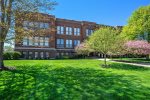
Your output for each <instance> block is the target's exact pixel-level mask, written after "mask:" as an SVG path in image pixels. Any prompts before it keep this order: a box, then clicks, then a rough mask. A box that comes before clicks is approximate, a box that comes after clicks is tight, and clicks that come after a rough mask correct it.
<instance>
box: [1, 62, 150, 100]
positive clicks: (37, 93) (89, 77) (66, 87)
mask: <svg viewBox="0 0 150 100" xmlns="http://www.w3.org/2000/svg"><path fill="white" fill-rule="evenodd" d="M102 63H103V62H102ZM102 63H101V62H100V61H97V60H51V61H48V60H45V61H40V60H39V61H38V60H37V61H36V60H33V61H30V60H28V61H26V60H24V61H6V62H5V64H6V65H8V66H16V70H15V71H3V72H0V98H4V99H6V100H10V99H40V100H45V99H52V100H66V99H67V100H82V99H83V100H126V99H129V100H141V99H150V97H149V95H150V83H149V82H150V81H149V80H150V69H147V68H141V67H135V66H130V65H122V64H115V63H111V66H112V67H111V68H108V69H105V68H101V67H100V66H99V65H100V64H102Z"/></svg>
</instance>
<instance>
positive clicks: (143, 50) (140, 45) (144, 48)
mask: <svg viewBox="0 0 150 100" xmlns="http://www.w3.org/2000/svg"><path fill="white" fill-rule="evenodd" d="M125 48H126V50H127V51H128V53H130V54H135V55H148V54H150V43H148V42H147V41H141V40H137V41H136V40H134V41H128V42H127V43H125Z"/></svg>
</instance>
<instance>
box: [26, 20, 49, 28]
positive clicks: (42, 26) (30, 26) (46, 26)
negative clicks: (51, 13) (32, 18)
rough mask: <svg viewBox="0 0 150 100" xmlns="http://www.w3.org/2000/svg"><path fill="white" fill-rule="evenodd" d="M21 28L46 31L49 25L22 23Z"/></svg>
mask: <svg viewBox="0 0 150 100" xmlns="http://www.w3.org/2000/svg"><path fill="white" fill-rule="evenodd" d="M23 27H24V28H25V29H28V28H45V29H48V28H49V27H50V25H49V23H43V22H29V21H24V22H23Z"/></svg>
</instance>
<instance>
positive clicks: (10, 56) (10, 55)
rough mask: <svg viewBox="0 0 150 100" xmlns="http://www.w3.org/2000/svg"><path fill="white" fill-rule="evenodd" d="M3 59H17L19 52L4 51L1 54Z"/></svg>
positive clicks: (19, 55)
mask: <svg viewBox="0 0 150 100" xmlns="http://www.w3.org/2000/svg"><path fill="white" fill-rule="evenodd" d="M3 57H4V60H17V59H19V58H20V57H21V53H20V52H16V51H14V52H4V54H3Z"/></svg>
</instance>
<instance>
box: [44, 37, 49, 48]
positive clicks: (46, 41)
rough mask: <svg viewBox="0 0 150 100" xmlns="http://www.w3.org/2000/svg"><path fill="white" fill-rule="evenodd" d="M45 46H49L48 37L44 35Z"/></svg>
mask: <svg viewBox="0 0 150 100" xmlns="http://www.w3.org/2000/svg"><path fill="white" fill-rule="evenodd" d="M45 46H47V47H48V46H49V38H48V37H45Z"/></svg>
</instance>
